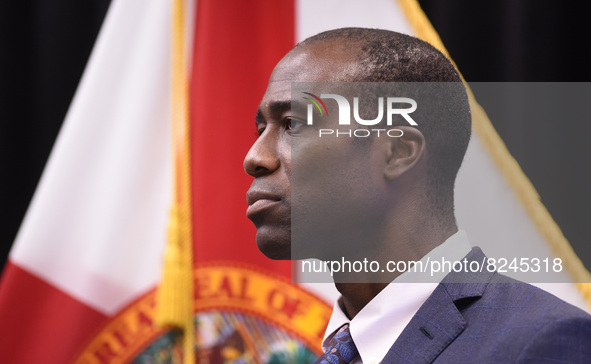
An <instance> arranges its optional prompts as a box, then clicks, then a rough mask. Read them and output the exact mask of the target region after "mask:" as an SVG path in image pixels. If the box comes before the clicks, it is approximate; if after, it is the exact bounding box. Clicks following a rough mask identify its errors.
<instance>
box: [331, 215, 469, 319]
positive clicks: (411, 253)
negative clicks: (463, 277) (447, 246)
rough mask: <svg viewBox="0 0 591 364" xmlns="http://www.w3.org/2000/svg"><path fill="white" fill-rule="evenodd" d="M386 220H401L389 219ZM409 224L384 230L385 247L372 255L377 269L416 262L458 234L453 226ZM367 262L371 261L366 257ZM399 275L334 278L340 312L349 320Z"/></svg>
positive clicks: (378, 274) (364, 274)
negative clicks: (388, 265) (339, 299)
mask: <svg viewBox="0 0 591 364" xmlns="http://www.w3.org/2000/svg"><path fill="white" fill-rule="evenodd" d="M390 221H401V220H396V219H392V220H390ZM409 225H410V226H401V225H398V226H396V228H391V229H390V230H389V231H388V234H386V235H387V236H388V237H389V238H388V239H387V244H381V246H380V247H381V249H379V250H380V252H381V253H380V254H378V255H374V256H373V259H374V260H376V261H378V262H379V264H380V267H385V266H386V265H387V264H388V261H418V260H420V259H421V258H423V257H424V256H425V255H426V254H427V253H429V252H430V251H431V250H433V249H434V248H435V247H437V246H439V245H441V244H442V243H443V242H444V241H445V240H447V239H448V238H449V237H450V236H452V235H453V234H455V233H456V232H457V231H458V228H457V226H456V224H455V223H451V224H448V225H447V226H437V227H434V226H432V227H431V228H429V227H428V225H427V224H421V223H418V224H409ZM412 225H417V226H412ZM369 259H372V258H370V257H368V260H369ZM400 274H401V272H395V273H388V275H384V274H383V273H382V274H380V273H377V275H376V273H371V272H365V271H362V272H359V273H355V276H354V277H352V276H350V277H343V276H342V275H335V286H336V288H337V290H338V291H339V292H340V293H341V295H342V298H341V302H340V305H341V308H342V309H343V312H345V314H346V315H347V316H348V317H349V319H353V317H355V316H356V315H357V314H358V313H359V312H360V311H361V310H362V309H363V307H365V306H366V305H367V304H368V303H369V302H370V301H371V300H372V299H373V298H374V297H375V296H376V295H377V294H378V293H380V292H381V291H382V290H383V289H384V288H385V287H386V286H387V285H388V284H389V282H391V281H392V280H394V279H395V278H396V277H397V276H399V275H400ZM343 278H344V279H343ZM347 278H354V279H347ZM348 282H363V283H348Z"/></svg>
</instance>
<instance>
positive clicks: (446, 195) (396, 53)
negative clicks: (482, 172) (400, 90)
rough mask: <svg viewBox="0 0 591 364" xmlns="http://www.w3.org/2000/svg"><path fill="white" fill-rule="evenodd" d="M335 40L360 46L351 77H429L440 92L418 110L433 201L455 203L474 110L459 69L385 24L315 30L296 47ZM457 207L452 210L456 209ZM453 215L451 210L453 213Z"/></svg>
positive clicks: (366, 79) (404, 80)
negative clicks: (356, 70)
mask: <svg viewBox="0 0 591 364" xmlns="http://www.w3.org/2000/svg"><path fill="white" fill-rule="evenodd" d="M326 40H333V41H334V40H337V41H342V42H343V43H346V45H347V48H350V49H351V51H352V52H354V51H357V52H358V54H357V60H358V62H359V65H360V67H359V72H358V75H357V77H356V78H355V79H351V80H350V81H351V82H397V83H417V82H421V83H425V82H427V83H430V84H429V86H428V87H429V88H433V87H435V88H436V89H437V90H438V91H437V94H439V95H445V97H435V98H433V97H431V98H429V102H428V103H427V105H425V104H421V107H420V108H417V111H416V113H413V117H414V115H420V116H418V118H419V119H418V120H421V122H419V125H418V126H417V128H418V129H419V130H420V131H421V132H422V133H423V135H424V137H425V140H426V143H427V150H428V153H429V156H430V158H429V164H430V165H429V175H428V178H429V181H428V185H429V186H430V187H431V190H432V191H431V192H432V194H433V195H432V196H430V201H431V202H432V203H434V207H436V208H437V209H438V210H439V211H438V212H443V211H442V209H444V210H447V209H449V208H450V207H451V208H452V209H453V187H454V183H455V179H456V176H457V173H458V170H459V168H460V165H461V164H462V160H463V158H464V155H465V153H466V149H467V147H468V142H469V141H470V134H471V115H470V106H469V102H468V97H467V94H466V89H465V86H464V84H463V82H462V78H461V77H460V75H459V73H458V71H457V70H456V68H455V66H454V65H453V64H452V63H451V62H450V60H449V59H448V58H447V57H446V56H445V55H443V53H441V52H440V51H439V50H437V49H436V48H435V47H433V46H432V45H430V44H429V43H427V42H425V41H422V40H420V39H418V38H414V37H411V36H409V35H406V34H401V33H397V32H393V31H389V30H383V29H367V28H341V29H334V30H329V31H326V32H323V33H320V34H317V35H315V36H312V37H310V38H308V39H306V40H304V41H303V42H301V43H300V44H298V45H297V46H296V48H299V47H302V46H306V45H312V44H316V43H320V42H323V41H326ZM452 211H453V210H452ZM452 216H453V215H452Z"/></svg>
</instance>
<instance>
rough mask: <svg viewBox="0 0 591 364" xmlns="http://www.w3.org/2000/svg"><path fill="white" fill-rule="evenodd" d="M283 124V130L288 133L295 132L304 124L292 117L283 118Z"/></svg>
mask: <svg viewBox="0 0 591 364" xmlns="http://www.w3.org/2000/svg"><path fill="white" fill-rule="evenodd" d="M283 122H284V124H285V129H286V130H288V131H295V130H297V129H298V128H300V127H301V126H303V125H304V123H303V122H302V121H301V120H298V119H295V118H292V117H286V118H284V119H283Z"/></svg>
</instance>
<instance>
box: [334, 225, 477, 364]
mask: <svg viewBox="0 0 591 364" xmlns="http://www.w3.org/2000/svg"><path fill="white" fill-rule="evenodd" d="M470 249H471V247H470V244H469V243H468V238H467V236H466V233H465V232H464V231H462V230H459V231H458V232H457V233H455V234H454V235H452V236H450V237H449V238H448V239H447V240H446V241H445V242H444V243H443V244H441V245H439V246H438V247H436V248H435V249H433V250H431V251H430V252H429V253H428V254H427V255H425V256H424V257H423V258H422V259H421V261H422V262H423V263H424V264H425V263H426V262H427V261H428V260H429V261H434V260H438V261H441V260H442V259H444V258H445V260H447V261H450V262H454V261H460V260H461V259H462V258H464V256H466V254H468V253H469V252H470ZM418 274H421V273H417V272H412V271H407V272H405V273H403V274H401V275H400V276H398V277H397V278H396V279H394V281H392V283H390V284H389V285H388V286H386V288H384V289H383V290H382V291H381V292H380V293H379V294H377V295H376V296H375V297H374V298H373V299H372V300H371V301H370V302H369V303H368V304H367V305H366V306H365V307H364V308H363V309H362V310H361V311H360V312H359V313H358V314H357V315H356V316H355V317H354V318H353V319H352V320H349V319H348V318H347V316H346V315H345V313H344V312H343V310H342V309H341V307H340V306H339V303H338V301H337V302H336V303H335V305H334V308H333V312H332V316H331V318H330V320H329V322H328V327H327V329H326V334H325V335H324V342H325V343H327V341H326V340H327V339H329V338H330V337H331V336H332V335H333V334H334V332H335V331H336V330H338V329H339V328H340V327H341V326H342V325H343V324H345V323H348V322H350V331H351V337H352V338H353V341H354V342H355V345H356V346H357V349H358V350H359V357H358V358H357V359H356V360H354V361H353V364H359V363H362V364H377V363H379V362H380V361H381V360H382V359H383V358H384V356H385V355H386V353H387V352H388V350H389V349H390V347H391V346H392V344H394V342H395V341H396V339H397V338H398V336H400V333H402V330H404V328H405V327H406V325H407V324H408V323H409V322H410V320H411V319H412V318H413V316H414V315H415V314H416V312H417V311H418V310H419V308H420V307H421V305H422V304H423V303H425V301H426V300H427V298H429V296H430V295H431V293H433V291H434V290H435V288H436V287H437V285H438V284H439V282H441V280H442V279H443V278H444V277H445V275H446V274H447V273H445V272H440V273H434V274H433V278H432V279H430V280H429V283H409V282H420V281H424V279H422V280H421V279H419V278H417V275H418Z"/></svg>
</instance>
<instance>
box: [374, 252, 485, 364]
mask: <svg viewBox="0 0 591 364" xmlns="http://www.w3.org/2000/svg"><path fill="white" fill-rule="evenodd" d="M483 258H484V254H483V253H482V251H481V250H480V248H473V249H472V251H471V252H470V253H469V254H468V255H467V256H466V259H467V261H468V262H471V261H478V262H479V263H481V262H482V259H483ZM492 275H493V273H490V272H486V271H485V272H478V273H466V272H459V273H456V272H453V273H450V274H448V275H447V276H446V277H445V279H444V280H443V281H442V282H441V284H439V285H438V286H437V288H436V289H435V291H433V293H432V294H431V296H429V298H428V299H427V301H425V303H424V304H423V305H422V306H421V308H419V310H418V311H417V313H416V314H415V315H414V317H413V318H412V319H411V321H410V322H409V323H408V325H407V326H406V327H405V328H404V330H403V331H402V333H401V334H400V336H399V337H398V339H397V340H396V342H394V345H392V347H391V348H390V350H389V351H388V353H387V354H386V356H385V357H384V359H383V360H382V364H388V363H400V362H411V363H431V362H433V361H434V360H435V358H437V356H438V355H439V354H440V353H441V352H442V351H443V350H444V349H445V348H446V347H447V346H448V345H449V344H450V343H451V342H453V340H455V339H456V337H458V335H460V333H461V332H462V331H464V329H465V328H466V321H465V320H464V317H463V316H462V314H461V313H460V311H459V310H458V307H457V303H458V301H460V300H464V299H470V298H474V297H480V296H482V294H483V293H484V290H485V288H486V285H487V284H488V281H489V280H490V278H491V277H492Z"/></svg>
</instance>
